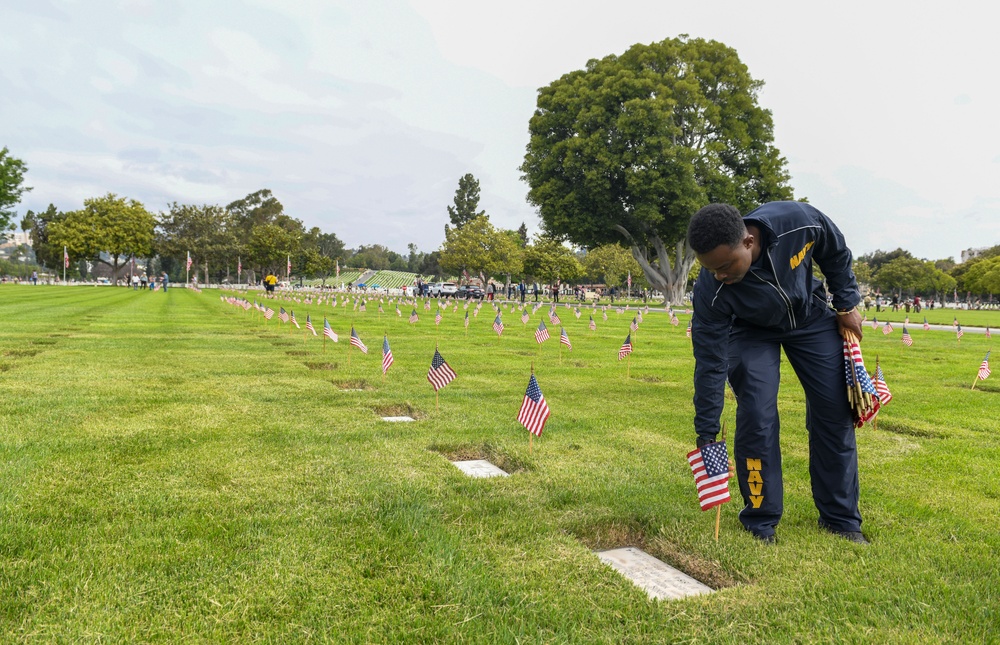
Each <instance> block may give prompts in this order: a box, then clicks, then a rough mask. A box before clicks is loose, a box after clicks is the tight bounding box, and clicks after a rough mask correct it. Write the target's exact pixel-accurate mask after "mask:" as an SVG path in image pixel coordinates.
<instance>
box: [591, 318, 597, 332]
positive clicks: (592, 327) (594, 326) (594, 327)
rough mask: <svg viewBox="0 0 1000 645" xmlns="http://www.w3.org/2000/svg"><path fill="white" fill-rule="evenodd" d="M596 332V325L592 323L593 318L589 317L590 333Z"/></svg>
mask: <svg viewBox="0 0 1000 645" xmlns="http://www.w3.org/2000/svg"><path fill="white" fill-rule="evenodd" d="M596 330H597V323H595V322H594V317H593V316H591V317H590V331H596Z"/></svg>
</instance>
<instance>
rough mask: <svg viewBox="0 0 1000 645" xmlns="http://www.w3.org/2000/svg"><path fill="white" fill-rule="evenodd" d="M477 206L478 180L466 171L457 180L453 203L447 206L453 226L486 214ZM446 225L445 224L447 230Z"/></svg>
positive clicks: (462, 224) (463, 224)
mask: <svg viewBox="0 0 1000 645" xmlns="http://www.w3.org/2000/svg"><path fill="white" fill-rule="evenodd" d="M477 208H479V180H478V179H476V178H475V177H474V176H473V175H472V173H466V174H465V175H463V176H462V177H461V178H460V179H459V180H458V189H457V190H455V205H454V206H449V207H448V217H449V218H450V219H451V223H452V224H453V225H454V226H455V228H462V227H463V226H465V225H466V224H468V223H469V222H471V221H472V220H473V219H475V218H477V217H483V216H486V211H477V210H476V209H477ZM447 230H448V226H445V231H446V232H447Z"/></svg>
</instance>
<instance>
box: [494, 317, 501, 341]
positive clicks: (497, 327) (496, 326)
mask: <svg viewBox="0 0 1000 645" xmlns="http://www.w3.org/2000/svg"><path fill="white" fill-rule="evenodd" d="M493 331H495V332H496V333H497V336H501V335H503V320H501V319H500V314H497V317H496V318H494V319H493Z"/></svg>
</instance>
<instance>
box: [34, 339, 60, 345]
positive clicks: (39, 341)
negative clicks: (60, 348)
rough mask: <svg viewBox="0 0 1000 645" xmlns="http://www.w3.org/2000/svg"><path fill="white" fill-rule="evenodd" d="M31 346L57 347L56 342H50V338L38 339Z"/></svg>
mask: <svg viewBox="0 0 1000 645" xmlns="http://www.w3.org/2000/svg"><path fill="white" fill-rule="evenodd" d="M31 344H32V345H55V344H56V341H54V340H50V339H48V338H36V339H35V340H33V341H31Z"/></svg>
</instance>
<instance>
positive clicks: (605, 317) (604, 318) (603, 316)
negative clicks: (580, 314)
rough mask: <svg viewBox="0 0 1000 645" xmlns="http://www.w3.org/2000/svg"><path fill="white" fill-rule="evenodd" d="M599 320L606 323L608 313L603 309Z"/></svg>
mask: <svg viewBox="0 0 1000 645" xmlns="http://www.w3.org/2000/svg"><path fill="white" fill-rule="evenodd" d="M601 319H602V320H603V321H604V322H608V311H607V310H606V309H605V310H604V312H603V313H602V314H601Z"/></svg>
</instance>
